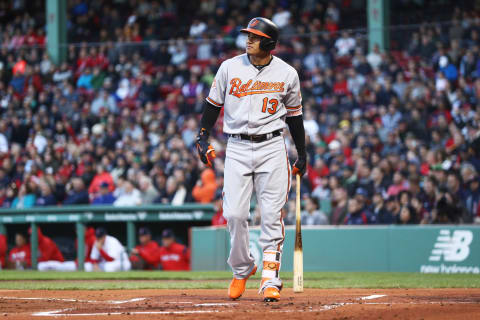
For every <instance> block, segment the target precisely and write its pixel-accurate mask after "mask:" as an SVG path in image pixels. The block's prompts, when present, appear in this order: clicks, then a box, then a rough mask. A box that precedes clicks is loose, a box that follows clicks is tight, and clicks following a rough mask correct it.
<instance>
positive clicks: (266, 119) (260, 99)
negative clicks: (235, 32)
mask: <svg viewBox="0 0 480 320" xmlns="http://www.w3.org/2000/svg"><path fill="white" fill-rule="evenodd" d="M207 101H208V102H209V103H211V104H213V105H216V106H218V107H222V106H223V107H224V125H223V131H224V132H225V133H228V134H247V135H258V134H266V133H270V132H273V131H275V130H278V129H283V128H285V121H284V120H285V117H286V116H287V117H288V116H296V115H300V114H302V106H301V103H302V97H301V94H300V81H299V79H298V74H297V71H296V70H295V69H294V68H293V67H291V66H290V65H288V64H287V63H286V62H284V61H283V60H282V59H280V58H278V57H275V56H273V58H272V60H271V62H270V64H269V65H267V66H265V67H263V68H262V69H261V70H258V69H257V68H256V67H255V66H253V65H252V64H251V63H250V61H249V58H248V55H247V54H242V55H239V56H236V57H233V58H231V59H228V60H225V61H224V62H223V63H222V64H221V66H220V69H219V70H218V72H217V74H216V76H215V79H214V80H213V83H212V87H211V89H210V93H209V95H208V97H207Z"/></svg>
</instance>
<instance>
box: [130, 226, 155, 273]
mask: <svg viewBox="0 0 480 320" xmlns="http://www.w3.org/2000/svg"><path fill="white" fill-rule="evenodd" d="M138 240H139V242H140V244H139V245H138V246H136V247H135V248H133V250H132V254H131V255H130V262H131V263H132V267H133V269H136V270H153V269H158V264H159V263H160V254H159V251H160V247H159V245H158V244H157V242H156V241H154V240H152V232H151V231H150V229H149V228H147V227H142V228H140V229H139V230H138Z"/></svg>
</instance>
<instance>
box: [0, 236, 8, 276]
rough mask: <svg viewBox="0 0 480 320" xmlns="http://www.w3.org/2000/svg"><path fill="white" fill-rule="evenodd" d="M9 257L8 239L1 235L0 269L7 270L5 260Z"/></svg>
mask: <svg viewBox="0 0 480 320" xmlns="http://www.w3.org/2000/svg"><path fill="white" fill-rule="evenodd" d="M6 256H7V237H6V236H5V235H4V234H0V269H5V260H6V259H5V258H6Z"/></svg>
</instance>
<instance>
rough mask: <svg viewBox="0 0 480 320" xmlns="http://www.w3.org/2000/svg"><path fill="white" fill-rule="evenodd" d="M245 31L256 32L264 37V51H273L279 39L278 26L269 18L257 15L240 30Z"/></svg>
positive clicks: (262, 45)
mask: <svg viewBox="0 0 480 320" xmlns="http://www.w3.org/2000/svg"><path fill="white" fill-rule="evenodd" d="M240 31H241V32H245V33H249V32H250V33H254V34H256V35H258V36H261V37H262V40H261V41H260V49H262V50H263V51H272V50H273V49H275V46H276V45H277V40H278V27H277V25H276V24H275V23H273V22H272V21H271V20H269V19H267V18H262V17H257V18H253V19H252V20H250V22H249V23H248V26H247V27H246V28H245V29H242V30H240Z"/></svg>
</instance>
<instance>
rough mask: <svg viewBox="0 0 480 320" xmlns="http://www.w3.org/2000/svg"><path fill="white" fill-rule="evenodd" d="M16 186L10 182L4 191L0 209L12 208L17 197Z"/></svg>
mask: <svg viewBox="0 0 480 320" xmlns="http://www.w3.org/2000/svg"><path fill="white" fill-rule="evenodd" d="M17 190H18V188H17V184H16V183H15V182H11V183H10V184H9V185H8V186H7V189H6V191H5V198H4V199H3V203H2V207H3V208H10V207H11V206H12V203H13V200H14V199H16V197H17V192H18V191H17Z"/></svg>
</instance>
